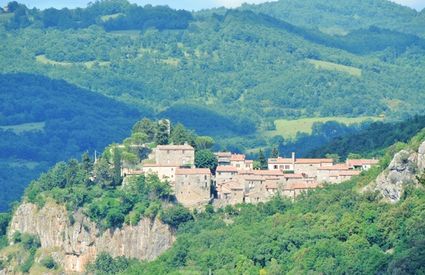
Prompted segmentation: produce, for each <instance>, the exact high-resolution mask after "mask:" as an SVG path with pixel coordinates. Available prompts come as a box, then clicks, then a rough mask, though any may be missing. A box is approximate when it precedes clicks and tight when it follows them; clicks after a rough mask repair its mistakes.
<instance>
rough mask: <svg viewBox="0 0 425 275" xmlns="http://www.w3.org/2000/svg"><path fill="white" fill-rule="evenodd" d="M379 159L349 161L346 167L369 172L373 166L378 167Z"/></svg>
mask: <svg viewBox="0 0 425 275" xmlns="http://www.w3.org/2000/svg"><path fill="white" fill-rule="evenodd" d="M378 164H379V160H377V159H347V161H346V165H347V166H348V167H349V168H350V169H353V170H361V171H367V170H369V169H370V168H372V166H375V165H378Z"/></svg>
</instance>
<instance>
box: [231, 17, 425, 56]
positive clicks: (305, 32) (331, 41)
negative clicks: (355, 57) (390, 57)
mask: <svg viewBox="0 0 425 275" xmlns="http://www.w3.org/2000/svg"><path fill="white" fill-rule="evenodd" d="M229 15H231V16H239V17H242V18H244V20H250V21H252V22H256V23H259V24H266V25H269V26H272V27H275V28H280V29H283V30H285V31H288V32H290V33H293V34H296V35H299V36H301V37H302V38H304V39H306V40H309V41H311V42H313V43H317V44H321V45H324V46H326V47H332V48H338V49H342V50H345V51H348V52H351V53H355V54H370V53H373V52H379V51H383V50H386V49H391V50H393V51H394V52H395V53H397V54H401V53H403V52H404V51H405V50H406V49H407V48H408V47H410V46H418V47H421V48H425V40H424V39H422V38H420V37H418V36H416V35H412V34H406V33H402V32H397V31H392V30H388V29H384V28H379V27H376V26H371V27H369V28H366V29H358V30H354V31H352V32H349V33H348V34H347V35H341V36H338V35H328V34H325V33H323V32H320V31H318V30H317V29H308V28H305V27H299V26H295V25H292V24H290V23H287V22H285V21H281V20H278V19H276V18H273V17H271V16H268V15H265V14H255V13H254V12H252V11H237V10H236V11H234V10H231V11H228V12H227V13H226V15H225V16H224V18H225V17H226V16H229ZM310 58H317V57H315V56H311V57H310Z"/></svg>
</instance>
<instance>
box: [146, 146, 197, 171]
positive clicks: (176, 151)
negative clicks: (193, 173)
mask: <svg viewBox="0 0 425 275" xmlns="http://www.w3.org/2000/svg"><path fill="white" fill-rule="evenodd" d="M154 152H155V163H156V164H158V165H162V166H174V167H186V166H187V167H193V165H194V164H195V149H194V148H193V147H192V146H190V145H187V144H185V145H158V146H157V147H156V148H155V151H154Z"/></svg>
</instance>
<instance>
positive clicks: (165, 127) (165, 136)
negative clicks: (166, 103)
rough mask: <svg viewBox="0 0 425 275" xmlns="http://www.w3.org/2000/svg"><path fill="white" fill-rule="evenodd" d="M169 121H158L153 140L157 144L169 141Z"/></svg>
mask: <svg viewBox="0 0 425 275" xmlns="http://www.w3.org/2000/svg"><path fill="white" fill-rule="evenodd" d="M169 129H170V128H169V123H168V121H167V120H162V121H160V122H159V125H158V130H157V132H156V136H155V142H156V144H158V145H166V144H168V142H169Z"/></svg>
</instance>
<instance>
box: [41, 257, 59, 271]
mask: <svg viewBox="0 0 425 275" xmlns="http://www.w3.org/2000/svg"><path fill="white" fill-rule="evenodd" d="M40 264H41V265H42V266H44V267H46V268H48V269H55V268H56V267H57V264H56V262H55V260H54V259H53V258H52V256H47V257H45V258H43V259H41V261H40Z"/></svg>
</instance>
